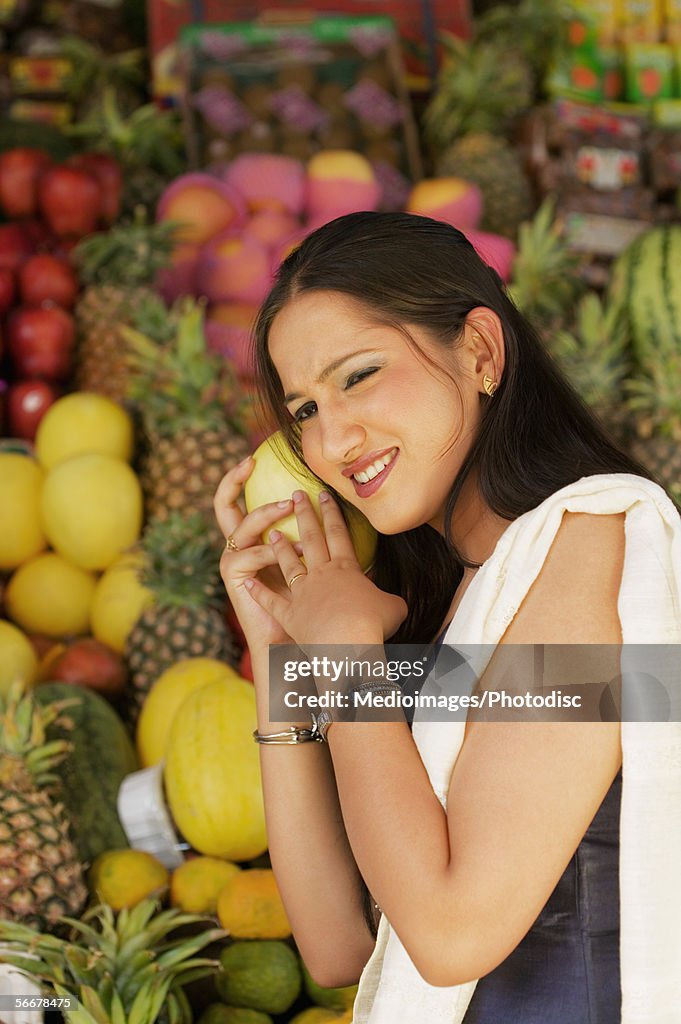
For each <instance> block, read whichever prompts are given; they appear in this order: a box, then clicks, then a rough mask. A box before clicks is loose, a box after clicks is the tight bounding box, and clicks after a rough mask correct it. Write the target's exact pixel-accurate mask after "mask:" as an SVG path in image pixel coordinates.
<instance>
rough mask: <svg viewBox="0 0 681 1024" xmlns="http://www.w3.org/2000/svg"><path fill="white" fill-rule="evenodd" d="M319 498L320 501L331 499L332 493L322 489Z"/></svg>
mask: <svg viewBox="0 0 681 1024" xmlns="http://www.w3.org/2000/svg"><path fill="white" fill-rule="evenodd" d="M319 500H320V501H331V495H330V494H329V492H328V491H320V492H319Z"/></svg>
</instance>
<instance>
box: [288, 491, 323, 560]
mask: <svg viewBox="0 0 681 1024" xmlns="http://www.w3.org/2000/svg"><path fill="white" fill-rule="evenodd" d="M293 507H294V510H295V513H296V520H297V522H298V532H299V533H300V540H301V543H302V545H303V551H304V552H305V561H306V563H307V565H308V566H309V567H310V568H312V567H313V566H315V565H320V564H321V563H322V562H328V560H329V549H328V548H327V546H326V540H325V539H324V531H323V529H322V527H321V524H320V522H319V519H318V518H317V513H316V512H315V510H314V508H313V507H312V502H311V501H310V499H309V497H308V495H307V494H306V493H305V491H294V492H293Z"/></svg>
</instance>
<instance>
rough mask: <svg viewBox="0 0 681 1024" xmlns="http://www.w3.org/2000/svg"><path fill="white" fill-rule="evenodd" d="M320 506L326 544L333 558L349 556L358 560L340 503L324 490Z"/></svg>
mask: <svg viewBox="0 0 681 1024" xmlns="http://www.w3.org/2000/svg"><path fill="white" fill-rule="evenodd" d="M319 507H320V509H321V510H322V523H323V525H324V533H325V534H326V546H327V548H328V549H329V555H330V556H331V558H349V559H351V560H353V561H357V555H356V554H355V549H354V547H353V543H352V537H351V536H350V531H349V530H348V526H347V523H346V522H345V519H344V518H343V513H342V512H341V509H340V505H339V504H338V503H337V502H335V501H334V500H333V498H332V496H331V495H330V494H329V492H328V491H322V492H321V494H320V495H319Z"/></svg>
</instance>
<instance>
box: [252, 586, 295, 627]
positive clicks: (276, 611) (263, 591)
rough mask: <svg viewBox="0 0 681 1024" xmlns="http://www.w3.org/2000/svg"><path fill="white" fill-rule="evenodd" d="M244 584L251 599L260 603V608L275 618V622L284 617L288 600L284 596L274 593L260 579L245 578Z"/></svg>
mask: <svg viewBox="0 0 681 1024" xmlns="http://www.w3.org/2000/svg"><path fill="white" fill-rule="evenodd" d="M244 586H245V587H246V589H247V590H248V592H249V594H250V595H251V597H252V598H253V600H254V601H255V602H256V603H257V604H259V605H260V607H261V608H264V610H265V611H266V612H267V613H268V614H269V615H271V616H272V618H273V619H276V621H277V622H279V623H281V622H283V620H284V619H285V618H286V615H287V612H288V608H289V602H288V600H287V599H286V598H285V597H280V595H279V594H275V593H274V591H272V590H270V589H269V588H268V587H266V586H265V585H264V584H263V583H261V582H260V580H256V579H252V578H251V579H247V580H244Z"/></svg>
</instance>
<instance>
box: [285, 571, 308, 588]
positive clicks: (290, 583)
mask: <svg viewBox="0 0 681 1024" xmlns="http://www.w3.org/2000/svg"><path fill="white" fill-rule="evenodd" d="M301 576H307V573H306V572H304V571H303V572H296V573H294V574H293V576H292V577H291V579H290V580H289V581H288V589H289V590H290V589H291V587H292V586H293V584H294V583H295V582H296V580H299V579H300V577H301Z"/></svg>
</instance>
